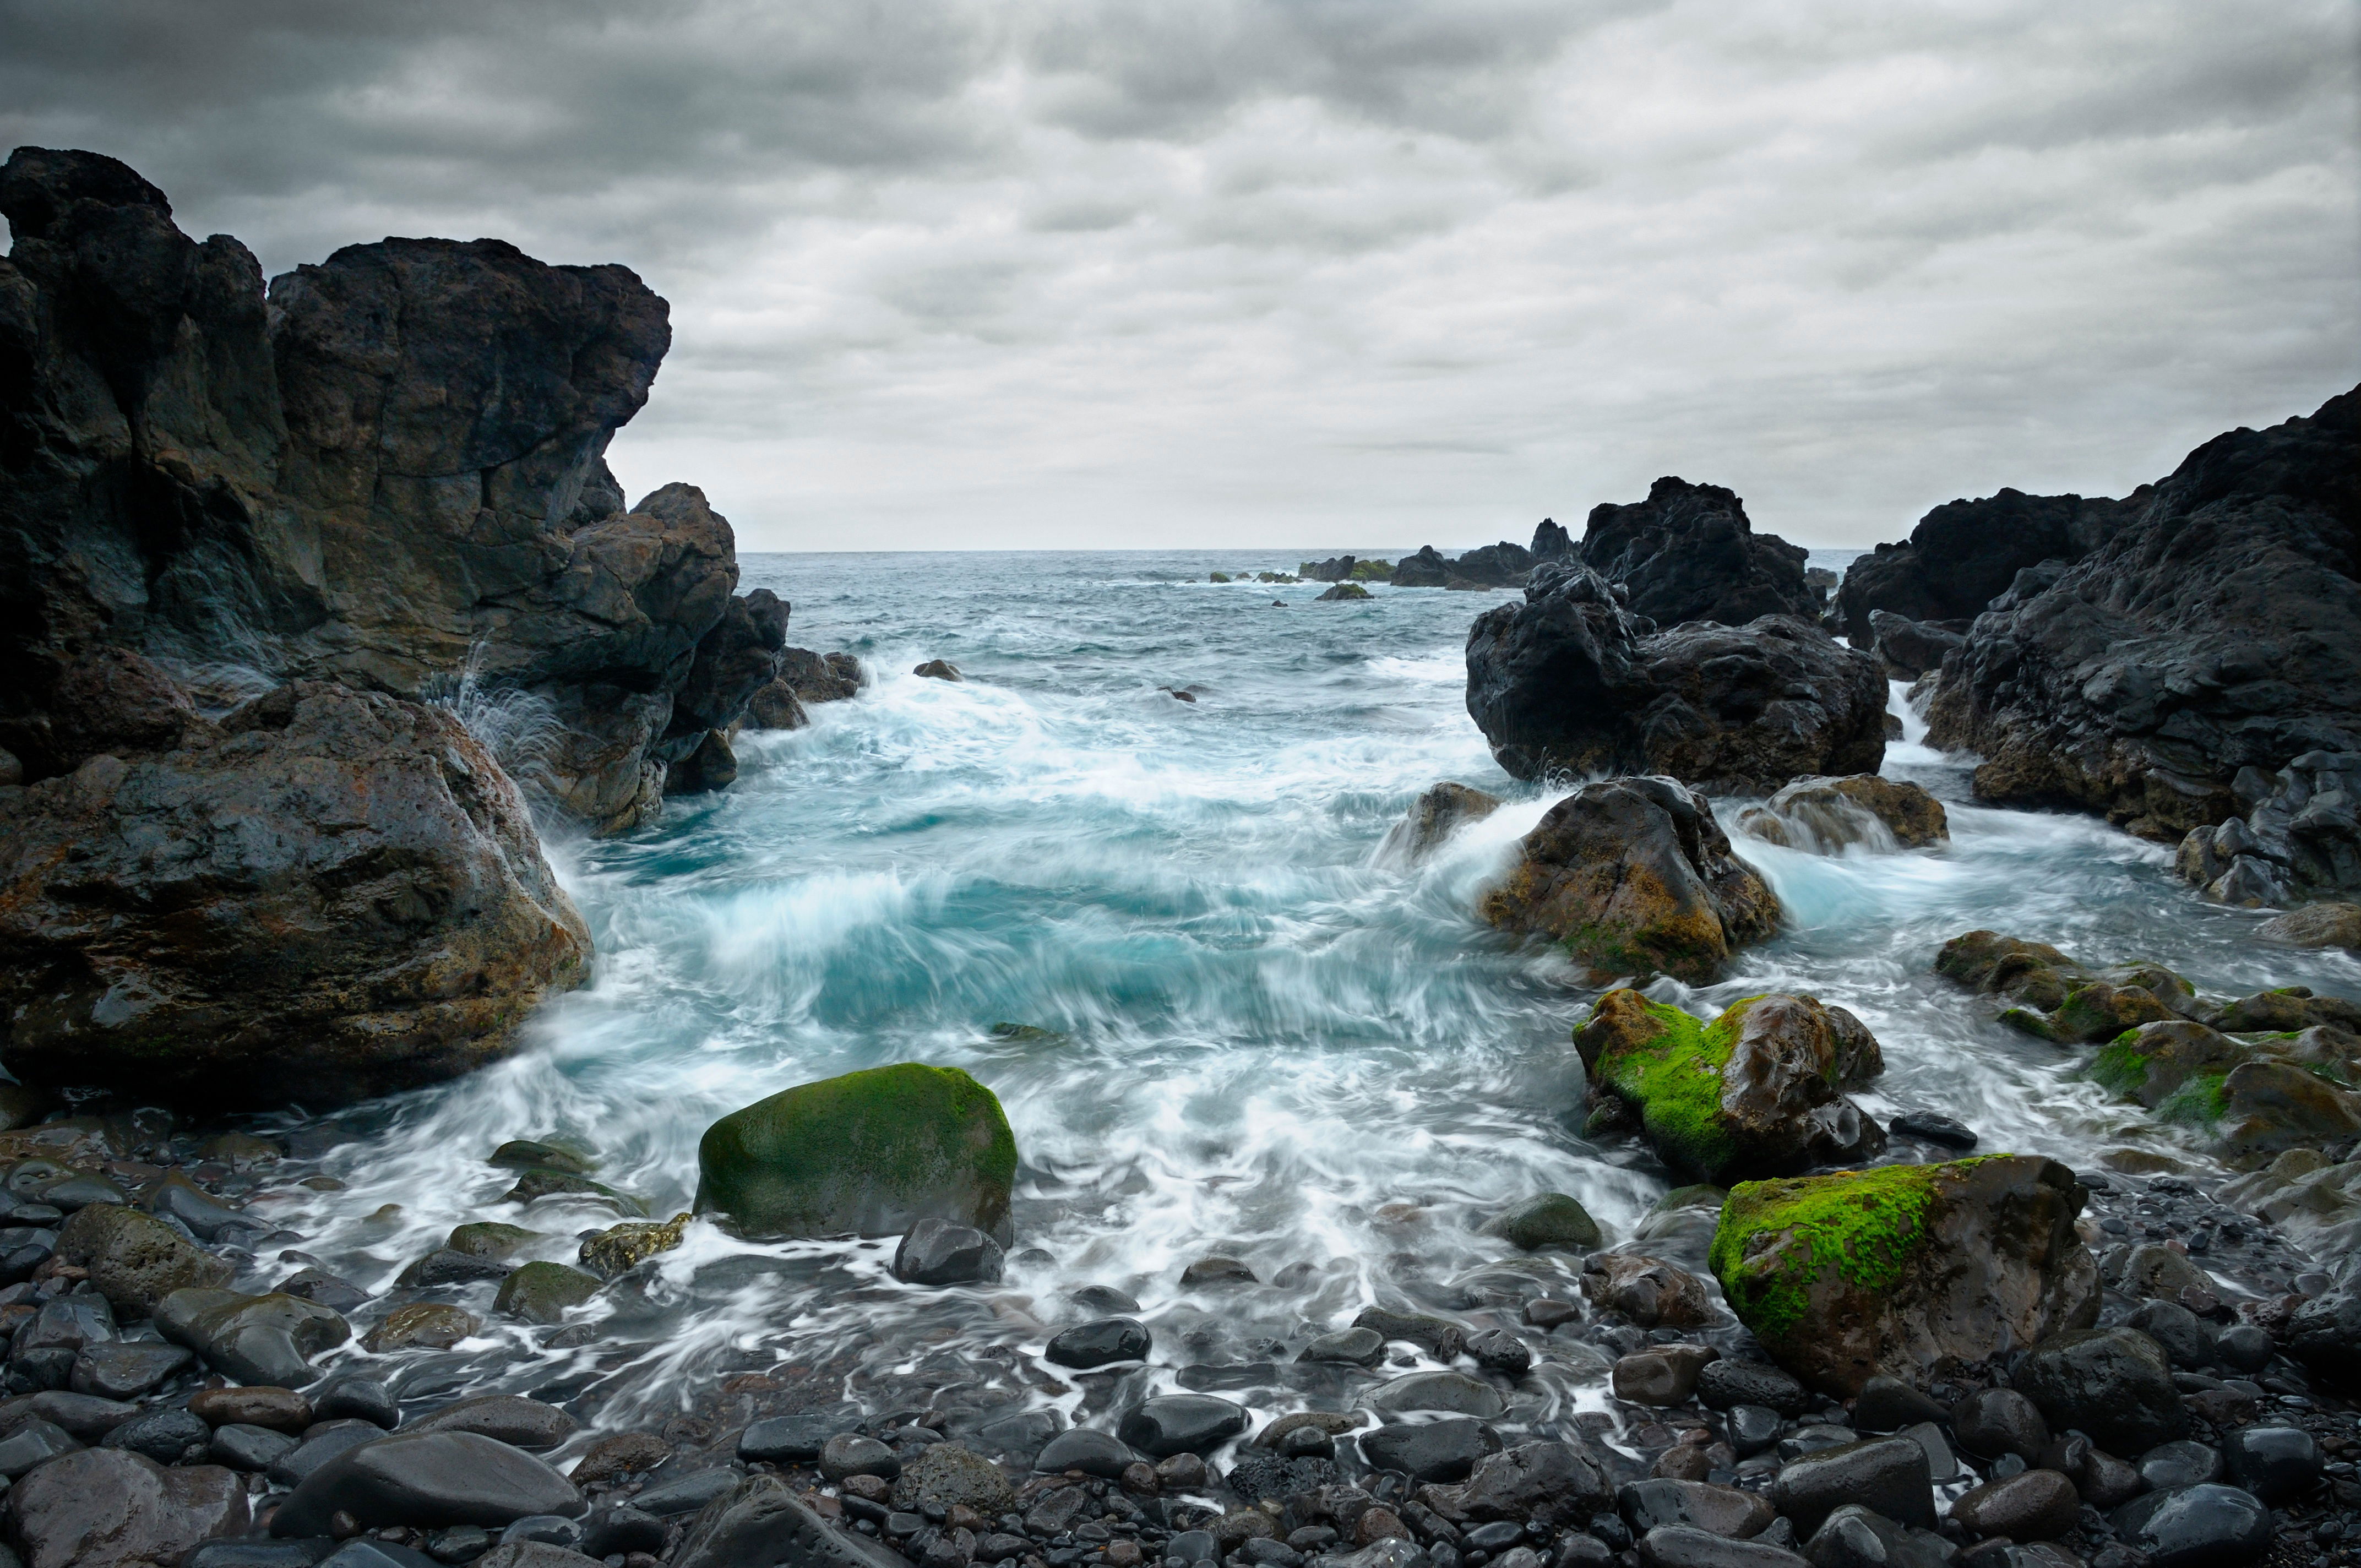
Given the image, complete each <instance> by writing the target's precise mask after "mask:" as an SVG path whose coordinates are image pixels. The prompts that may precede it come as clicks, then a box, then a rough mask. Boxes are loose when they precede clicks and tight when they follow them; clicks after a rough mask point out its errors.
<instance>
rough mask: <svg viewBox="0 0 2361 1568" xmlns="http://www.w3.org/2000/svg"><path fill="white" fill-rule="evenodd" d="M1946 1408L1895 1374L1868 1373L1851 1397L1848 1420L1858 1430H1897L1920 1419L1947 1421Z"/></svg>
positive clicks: (1947, 1412) (1909, 1425)
mask: <svg viewBox="0 0 2361 1568" xmlns="http://www.w3.org/2000/svg"><path fill="white" fill-rule="evenodd" d="M1947 1420H1950V1412H1949V1411H1948V1410H1946V1409H1943V1407H1942V1406H1940V1405H1938V1404H1937V1403H1936V1402H1935V1401H1934V1400H1932V1399H1930V1398H1927V1396H1926V1395H1924V1394H1921V1393H1920V1392H1919V1391H1918V1390H1917V1389H1916V1388H1913V1387H1911V1386H1910V1385H1909V1384H1907V1383H1905V1382H1904V1381H1902V1379H1900V1378H1899V1377H1884V1376H1879V1377H1872V1378H1871V1379H1870V1380H1869V1381H1868V1382H1866V1383H1864V1384H1862V1385H1861V1394H1860V1397H1859V1398H1856V1399H1855V1400H1854V1401H1853V1408H1852V1424H1853V1425H1854V1426H1856V1427H1859V1428H1860V1429H1861V1431H1901V1430H1902V1429H1903V1428H1904V1427H1912V1426H1916V1425H1917V1424H1918V1423H1919V1422H1921V1421H1938V1422H1939V1421H1947Z"/></svg>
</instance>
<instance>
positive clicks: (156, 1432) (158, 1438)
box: [99, 1410, 214, 1464]
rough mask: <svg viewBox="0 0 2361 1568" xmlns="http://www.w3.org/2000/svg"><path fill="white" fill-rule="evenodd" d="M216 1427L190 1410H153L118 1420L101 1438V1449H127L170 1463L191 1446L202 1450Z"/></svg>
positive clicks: (160, 1461) (210, 1439) (158, 1462)
mask: <svg viewBox="0 0 2361 1568" xmlns="http://www.w3.org/2000/svg"><path fill="white" fill-rule="evenodd" d="M213 1435H214V1431H213V1428H211V1427H209V1426H207V1425H206V1424H205V1423H204V1420H203V1418H201V1417H198V1416H193V1415H192V1414H190V1413H189V1412H188V1411H187V1410H151V1411H149V1412H148V1414H146V1415H144V1416H134V1417H132V1418H131V1420H127V1421H122V1422H119V1423H117V1424H116V1425H115V1427H114V1428H113V1429H112V1430H110V1431H108V1432H107V1434H106V1436H105V1437H104V1438H103V1439H101V1440H100V1444H99V1446H101V1447H102V1448H127V1449H129V1450H130V1451H131V1452H132V1453H144V1454H146V1455H147V1456H148V1458H150V1459H152V1460H154V1461H155V1462H156V1463H157V1464H172V1463H173V1462H174V1461H176V1460H178V1459H179V1458H180V1457H181V1455H182V1454H183V1453H187V1452H188V1451H189V1450H190V1449H191V1448H192V1447H193V1448H196V1449H199V1450H203V1448H204V1446H205V1445H206V1444H207V1443H209V1442H212V1441H213Z"/></svg>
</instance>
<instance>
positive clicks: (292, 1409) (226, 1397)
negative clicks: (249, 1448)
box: [189, 1387, 312, 1434]
mask: <svg viewBox="0 0 2361 1568" xmlns="http://www.w3.org/2000/svg"><path fill="white" fill-rule="evenodd" d="M189 1413H190V1414H192V1415H194V1416H197V1417H199V1418H200V1419H202V1420H203V1421H204V1422H205V1424H206V1425H208V1426H216V1427H222V1426H229V1425H232V1424H236V1425H239V1426H249V1427H269V1429H270V1430H271V1431H284V1432H296V1433H299V1434H300V1433H301V1432H302V1430H303V1429H304V1428H305V1427H308V1426H310V1425H311V1424H312V1401H311V1400H309V1399H307V1398H304V1397H303V1396H302V1395H301V1394H298V1393H297V1392H295V1390H293V1389H292V1388H271V1387H245V1388H201V1389H199V1390H198V1391H197V1392H196V1393H194V1394H192V1395H191V1396H189Z"/></svg>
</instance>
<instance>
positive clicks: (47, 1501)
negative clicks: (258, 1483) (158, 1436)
mask: <svg viewBox="0 0 2361 1568" xmlns="http://www.w3.org/2000/svg"><path fill="white" fill-rule="evenodd" d="M8 1503H9V1508H10V1511H11V1512H12V1514H13V1515H14V1529H13V1530H12V1531H11V1534H12V1536H13V1537H14V1539H15V1540H16V1541H17V1543H18V1544H19V1545H20V1547H21V1548H22V1550H23V1552H24V1555H25V1560H26V1561H27V1563H29V1564H31V1568H69V1565H71V1568H163V1565H165V1564H177V1563H181V1561H182V1560H183V1559H185V1558H186V1557H187V1556H188V1554H189V1553H190V1552H191V1551H192V1549H194V1548H195V1547H196V1545H197V1544H198V1543H199V1542H200V1541H204V1540H206V1539H208V1538H210V1537H214V1536H225V1535H242V1534H244V1533H245V1532H246V1528H247V1521H248V1519H249V1512H248V1508H247V1495H246V1488H245V1486H244V1485H243V1484H241V1482H240V1480H239V1478H238V1477H237V1476H236V1475H232V1474H231V1473H230V1472H229V1471H227V1470H224V1469H221V1468H220V1467H218V1466H215V1465H210V1464H203V1465H194V1466H190V1467H188V1468H184V1469H173V1470H168V1469H165V1468H164V1467H163V1466H161V1465H159V1464H157V1463H156V1462H155V1461H154V1460H152V1459H148V1458H147V1457H146V1456H145V1455H142V1454H138V1453H131V1452H128V1451H126V1450H123V1449H92V1450H88V1451H86V1452H84V1453H73V1454H68V1455H66V1456H65V1457H63V1458H61V1459H59V1460H57V1461H55V1462H53V1463H51V1464H46V1465H44V1466H42V1467H41V1469H40V1470H38V1472H36V1473H35V1474H33V1475H28V1476H27V1477H26V1478H25V1479H24V1480H23V1481H21V1482H20V1483H18V1484H17V1486H16V1487H15V1488H14V1489H13V1490H12V1491H11V1492H10V1493H9V1495H8Z"/></svg>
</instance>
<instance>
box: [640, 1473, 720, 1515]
mask: <svg viewBox="0 0 2361 1568" xmlns="http://www.w3.org/2000/svg"><path fill="white" fill-rule="evenodd" d="M744 1479H745V1477H744V1476H742V1475H740V1474H739V1473H738V1472H737V1471H735V1470H728V1469H722V1468H719V1467H716V1468H714V1469H711V1470H692V1471H690V1472H688V1473H687V1474H686V1475H672V1476H667V1475H664V1474H662V1473H661V1472H659V1473H658V1474H657V1475H654V1476H653V1477H651V1478H650V1480H649V1482H648V1485H647V1486H644V1487H642V1488H641V1491H640V1494H639V1496H638V1497H633V1498H632V1499H631V1506H632V1507H633V1508H637V1509H639V1510H640V1511H641V1512H642V1513H644V1514H656V1515H659V1516H669V1515H672V1514H686V1513H694V1512H696V1511H697V1509H698V1508H703V1507H705V1505H706V1504H708V1503H709V1502H711V1501H713V1499H714V1498H716V1497H726V1496H728V1495H729V1494H730V1492H732V1491H734V1490H736V1489H737V1486H738V1483H739V1482H741V1481H742V1480H744Z"/></svg>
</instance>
